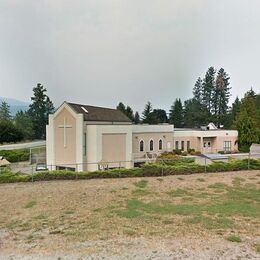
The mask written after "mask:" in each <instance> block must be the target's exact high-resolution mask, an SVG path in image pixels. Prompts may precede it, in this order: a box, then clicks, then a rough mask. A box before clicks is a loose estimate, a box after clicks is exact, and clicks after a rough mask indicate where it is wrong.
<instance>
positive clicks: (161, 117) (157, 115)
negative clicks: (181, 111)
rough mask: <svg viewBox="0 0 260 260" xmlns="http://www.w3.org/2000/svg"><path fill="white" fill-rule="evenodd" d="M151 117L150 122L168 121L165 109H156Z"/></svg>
mask: <svg viewBox="0 0 260 260" xmlns="http://www.w3.org/2000/svg"><path fill="white" fill-rule="evenodd" d="M150 117H151V120H150V124H162V123H167V122H168V118H167V114H166V111H165V110H163V109H154V110H153V112H152V113H151V116H150Z"/></svg>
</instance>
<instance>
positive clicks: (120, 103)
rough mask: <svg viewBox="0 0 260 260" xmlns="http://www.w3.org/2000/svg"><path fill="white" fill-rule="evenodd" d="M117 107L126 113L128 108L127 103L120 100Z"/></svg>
mask: <svg viewBox="0 0 260 260" xmlns="http://www.w3.org/2000/svg"><path fill="white" fill-rule="evenodd" d="M116 109H117V110H120V111H121V112H123V113H124V114H125V111H126V108H125V105H124V104H123V103H122V102H119V104H118V105H117V107H116Z"/></svg>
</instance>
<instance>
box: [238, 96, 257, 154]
mask: <svg viewBox="0 0 260 260" xmlns="http://www.w3.org/2000/svg"><path fill="white" fill-rule="evenodd" d="M251 94H252V92H247V93H246V94H245V97H244V98H243V99H242V101H241V106H240V112H239V113H238V115H237V117H236V121H235V125H236V128H237V130H238V145H239V150H241V151H243V152H248V151H249V148H250V146H251V144H252V143H254V142H256V143H258V142H259V141H260V121H259V118H258V115H257V109H256V105H255V100H254V95H251Z"/></svg>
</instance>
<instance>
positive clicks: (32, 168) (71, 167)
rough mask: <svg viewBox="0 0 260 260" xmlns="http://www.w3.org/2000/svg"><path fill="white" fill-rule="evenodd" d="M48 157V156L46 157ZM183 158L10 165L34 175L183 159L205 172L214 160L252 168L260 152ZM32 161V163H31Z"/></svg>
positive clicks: (172, 163) (42, 162) (168, 163)
mask: <svg viewBox="0 0 260 260" xmlns="http://www.w3.org/2000/svg"><path fill="white" fill-rule="evenodd" d="M45 158H46V157H45ZM181 158H182V159H181V160H180V161H179V160H173V159H158V158H150V159H146V160H140V159H138V160H131V161H113V162H106V161H100V162H86V163H80V164H62V165H47V164H46V163H45V161H46V160H44V159H41V160H37V161H36V162H37V163H35V162H34V161H33V160H30V161H28V162H19V163H12V164H11V165H10V170H11V171H12V172H21V173H24V174H28V175H32V179H33V174H34V173H36V172H41V171H47V170H65V171H75V172H78V171H86V169H92V170H100V171H106V170H107V169H115V168H118V169H121V168H132V167H140V166H141V165H142V164H144V163H148V164H149V163H155V162H156V163H158V164H159V165H162V166H163V165H174V164H176V163H177V162H178V161H179V163H180V162H181V161H183V163H185V161H186V163H187V167H188V166H189V163H192V162H194V163H196V164H199V165H201V166H204V172H207V166H208V165H210V164H211V163H212V162H214V161H223V162H228V161H230V160H231V159H236V160H247V169H248V170H250V169H251V159H260V153H249V154H228V155H225V156H223V157H221V156H220V157H219V158H218V159H217V160H211V159H209V158H208V157H207V156H203V155H202V156H186V157H181ZM30 162H32V164H31V163H30ZM161 171H162V172H161V175H164V172H163V171H164V167H162V169H161Z"/></svg>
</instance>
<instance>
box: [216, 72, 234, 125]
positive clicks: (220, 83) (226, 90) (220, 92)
mask: <svg viewBox="0 0 260 260" xmlns="http://www.w3.org/2000/svg"><path fill="white" fill-rule="evenodd" d="M229 79H230V78H229V76H228V74H227V73H226V72H225V70H224V69H223V68H221V69H220V70H219V71H218V74H217V78H216V84H215V86H214V88H213V91H212V112H213V118H214V123H215V124H216V125H217V126H218V127H220V125H221V124H223V122H224V121H225V117H226V115H227V110H228V102H229V98H230V87H229V84H230V83H229Z"/></svg>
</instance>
